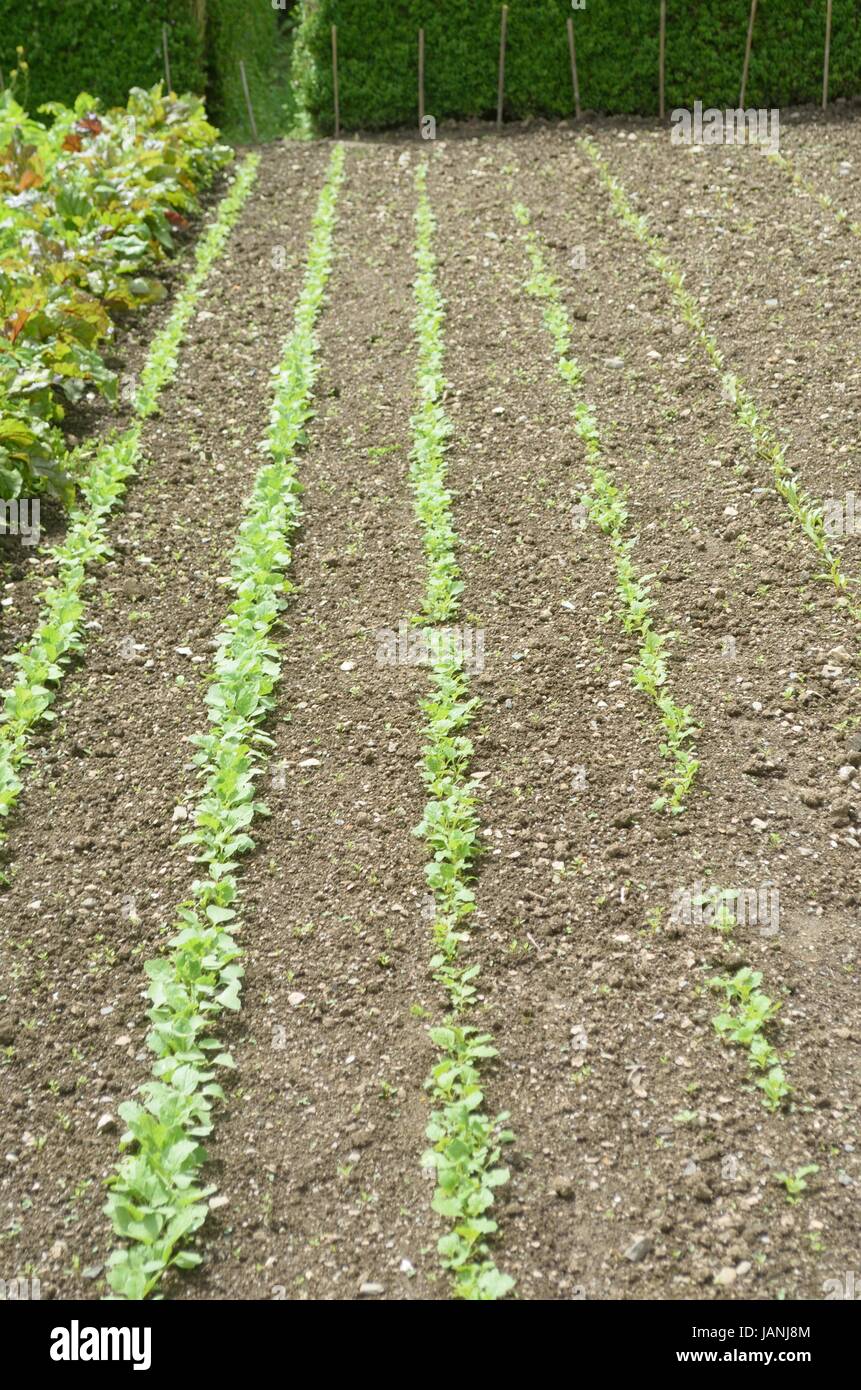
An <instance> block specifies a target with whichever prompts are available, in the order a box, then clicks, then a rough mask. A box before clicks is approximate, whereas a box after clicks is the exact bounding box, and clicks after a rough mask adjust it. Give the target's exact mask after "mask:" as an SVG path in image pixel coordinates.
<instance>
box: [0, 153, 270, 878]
mask: <svg viewBox="0 0 861 1390" xmlns="http://www.w3.org/2000/svg"><path fill="white" fill-rule="evenodd" d="M258 163H259V156H257V155H249V156H248V157H247V158H246V159H245V160H244V161H243V163H242V165H241V166H240V168H239V170H238V171H237V175H236V178H235V180H234V182H233V184H232V185H231V188H230V190H229V192H228V193H227V194H226V195H225V197H224V198H223V199H222V200H221V202H220V203H219V205H218V210H217V212H216V216H215V219H214V221H213V222H212V225H211V226H210V227H209V229H208V231H207V232H206V234H205V235H204V236H203V238H202V239H201V241H200V242H199V243H198V246H197V249H196V253H195V260H194V269H193V270H192V272H191V274H190V275H189V277H188V279H187V280H186V282H185V284H184V286H183V287H182V289H181V290H180V291H179V294H178V295H177V298H176V303H175V305H174V307H173V310H172V312H171V314H170V317H169V318H168V320H167V323H166V324H165V326H164V327H163V328H162V329H161V330H160V331H159V332H158V333H157V334H156V336H155V338H154V339H153V342H152V344H151V346H150V349H149V352H148V354H147V358H146V362H145V364H144V367H143V370H142V372H141V375H140V381H139V384H138V387H137V390H136V392H135V396H134V400H133V403H132V416H133V418H132V423H131V424H130V425H128V426H127V428H126V429H124V430H123V431H121V432H120V433H119V434H115V435H113V436H111V437H109V438H107V439H106V440H105V441H104V442H102V443H100V444H98V445H97V446H95V453H94V455H93V456H92V458H91V461H90V462H89V463H88V464H86V473H85V477H84V479H83V481H82V482H81V484H80V494H81V501H80V504H79V505H78V506H77V507H76V508H75V509H74V510H73V511H72V512H71V514H70V516H69V524H68V529H67V531H66V534H65V536H64V538H63V540H62V541H61V542H60V543H59V544H58V545H56V546H53V547H46V548H45V552H44V553H45V554H46V556H47V557H48V558H49V559H50V560H51V561H52V563H53V565H54V567H55V571H56V573H55V577H54V578H53V579H52V580H51V581H50V583H49V584H48V586H47V588H46V589H45V590H44V592H43V593H42V594H41V595H40V599H39V611H38V616H37V620H36V625H35V628H34V630H33V632H32V634H31V636H30V637H29V638H28V639H27V641H26V642H24V643H23V644H22V645H21V646H20V647H19V648H18V649H17V651H15V652H13V653H11V655H9V656H7V657H5V658H4V659H5V661H6V662H7V664H9V665H10V666H13V667H14V668H15V670H16V676H15V680H14V682H13V684H12V685H11V687H10V688H9V689H8V690H5V691H4V692H3V695H2V700H3V704H2V709H0V821H2V820H4V819H5V818H7V817H8V816H9V814H10V812H11V811H12V809H13V807H14V806H15V804H16V803H17V801H18V798H19V796H20V794H21V790H22V787H23V775H22V774H23V771H24V767H25V765H26V763H27V762H28V761H29V760H30V759H29V751H28V750H29V747H30V744H31V741H32V737H33V733H34V731H35V729H36V728H37V726H38V725H39V724H41V723H43V722H44V721H47V720H51V719H53V717H54V715H53V712H52V710H51V705H52V704H53V702H54V700H55V698H56V695H57V691H58V688H59V686H60V683H61V681H62V679H63V675H64V671H65V668H66V667H67V666H68V663H69V662H70V660H71V659H72V657H73V656H75V655H77V654H78V653H80V652H81V651H82V650H83V647H84V617H85V613H86V607H87V605H86V591H87V589H88V588H89V587H90V586H91V585H92V583H93V576H92V573H91V567H92V566H93V564H95V563H96V562H98V561H104V560H105V559H107V558H108V557H109V556H110V555H111V553H112V552H111V546H110V544H109V541H108V534H107V532H108V523H109V521H110V519H111V515H112V513H113V512H115V511H116V509H117V507H118V506H119V505H120V503H121V501H122V498H123V496H124V494H125V490H126V485H127V483H128V480H129V478H131V477H132V476H133V475H134V474H135V473H136V472H137V471H138V469H139V468H140V465H141V434H142V431H143V425H144V422H145V421H146V420H147V419H148V418H149V417H150V416H151V415H153V414H154V413H155V411H156V409H157V407H158V400H159V396H160V394H161V392H162V390H163V389H164V387H165V385H166V384H167V383H168V382H169V381H171V380H172V379H173V377H174V375H175V373H176V365H177V357H178V353H179V348H180V344H181V343H182V340H183V338H184V336H185V332H186V329H187V328H188V325H189V322H190V320H191V318H192V315H193V314H194V311H195V308H196V306H197V302H198V299H199V297H200V293H201V290H202V288H203V286H204V283H205V281H206V280H207V277H208V276H209V273H210V271H211V270H212V267H213V265H214V264H215V262H216V261H217V260H218V258H219V257H220V255H221V253H222V252H223V250H224V247H225V245H226V243H227V238H228V236H229V234H230V231H231V229H232V227H233V225H234V224H235V222H236V220H237V218H238V217H239V215H240V213H241V211H242V208H243V206H244V204H245V202H246V200H247V199H248V196H249V194H250V193H251V189H252V187H253V185H254V181H255V179H256V177H257V165H258ZM76 452H77V453H78V455H79V457H81V458H82V460H83V461H85V460H86V450H80V451H76ZM4 839H5V836H4V835H2V834H0V846H2V843H3V840H4ZM7 881H8V880H7V878H6V876H5V875H4V874H0V882H4V883H5V882H7Z"/></svg>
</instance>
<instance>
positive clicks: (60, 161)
mask: <svg viewBox="0 0 861 1390" xmlns="http://www.w3.org/2000/svg"><path fill="white" fill-rule="evenodd" d="M40 109H41V110H42V111H43V112H44V113H45V114H46V115H49V116H50V117H51V118H52V124H51V126H50V128H47V127H45V126H44V125H40V124H39V123H38V122H36V121H33V120H31V119H30V118H29V117H28V116H27V113H26V112H25V111H24V110H23V108H22V107H21V106H19V105H18V103H17V102H16V100H15V97H14V95H13V93H12V91H11V90H7V91H5V92H3V93H0V204H2V211H3V217H2V220H0V497H6V498H10V497H18V496H21V495H32V493H33V492H34V491H43V492H44V491H47V492H51V493H53V494H54V495H56V496H58V497H60V498H61V499H62V500H63V501H64V502H65V503H66V504H67V505H68V504H71V503H72V501H73V500H74V493H75V486H74V484H75V480H74V478H73V477H72V476H71V474H70V471H69V466H68V465H69V463H70V462H74V455H72V456H68V455H67V453H66V448H65V445H64V442H63V438H62V434H61V432H60V430H59V428H58V426H59V423H60V422H61V421H62V419H63V418H64V413H65V410H64V406H63V403H62V398H63V397H64V398H65V399H66V400H68V401H73V402H74V401H77V400H79V399H80V397H81V396H82V394H83V392H84V390H85V389H86V387H87V386H92V387H94V388H95V389H96V390H98V391H100V392H101V393H102V394H103V395H105V396H106V397H107V398H108V399H109V400H115V398H116V378H115V376H114V374H113V372H112V371H110V370H109V368H108V367H107V365H106V363H105V361H104V358H103V356H102V353H101V348H100V344H101V343H102V342H103V341H105V340H107V339H109V337H110V336H111V332H112V327H111V317H110V315H111V314H112V313H114V312H115V311H117V310H128V309H132V308H135V307H137V306H138V305H141V304H148V303H152V302H153V300H155V299H160V298H163V297H164V288H163V286H162V285H161V284H160V283H159V281H157V280H153V279H152V278H150V277H148V276H147V275H146V274H145V271H146V270H147V269H148V268H149V267H150V266H151V265H155V264H157V263H158V262H160V261H163V260H164V258H165V257H166V256H167V255H168V254H169V253H170V252H171V251H172V250H173V249H174V246H175V237H176V233H177V231H178V230H182V229H184V228H185V227H187V226H188V219H189V217H191V216H192V215H193V214H195V213H197V212H199V210H200V205H199V202H198V198H197V193H198V192H199V190H200V189H201V188H203V187H205V186H206V185H207V184H208V183H209V182H210V181H211V179H212V177H213V175H214V174H215V173H216V172H217V170H218V169H220V168H221V167H222V166H223V165H224V164H226V163H227V162H228V161H229V160H230V159H231V158H232V153H231V151H230V150H229V149H227V148H226V147H225V146H223V145H219V144H217V143H216V140H217V134H218V132H217V131H216V130H215V129H214V127H213V126H211V125H209V123H208V122H207V121H206V118H205V115H204V111H203V105H202V103H201V101H200V100H199V99H198V98H196V97H183V98H179V97H175V96H172V95H171V96H164V95H163V94H162V91H161V86H160V85H159V86H156V87H154V88H153V89H152V91H150V92H145V91H143V90H142V89H140V88H136V89H134V90H133V91H132V92H131V94H130V96H129V100H128V105H127V107H125V108H119V109H116V110H112V111H107V112H103V111H101V109H100V107H99V103H98V102H97V101H95V100H94V98H93V97H91V96H90V95H89V94H88V93H82V94H81V96H80V97H79V98H78V100H77V101H76V103H75V106H74V108H73V109H71V110H70V109H67V108H66V107H63V106H61V105H59V104H58V103H50V104H49V105H48V106H45V107H42V108H40Z"/></svg>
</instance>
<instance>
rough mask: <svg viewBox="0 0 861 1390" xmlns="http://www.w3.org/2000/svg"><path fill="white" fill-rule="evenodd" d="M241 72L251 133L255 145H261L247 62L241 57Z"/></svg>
mask: <svg viewBox="0 0 861 1390" xmlns="http://www.w3.org/2000/svg"><path fill="white" fill-rule="evenodd" d="M239 73H240V76H241V77H242V90H243V92H244V93H245V105H246V106H247V107H248V119H249V121H250V122H251V134H252V136H253V137H254V143H255V145H259V144H260V141H259V139H258V136H257V122H256V121H255V119H254V107H253V106H252V105H251V93H250V92H249V90H248V78H247V76H246V74H245V63H244V62H243V60H242V59H241V58H240V59H239Z"/></svg>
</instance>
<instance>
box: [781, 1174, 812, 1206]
mask: <svg viewBox="0 0 861 1390" xmlns="http://www.w3.org/2000/svg"><path fill="white" fill-rule="evenodd" d="M818 1172H819V1164H818V1163H807V1164H805V1165H804V1167H803V1168H796V1170H795V1172H794V1173H775V1175H774V1176H775V1180H776V1181H777V1182H781V1183H783V1186H784V1187H785V1188H786V1200H787V1202H789V1203H790V1204H791V1205H793V1206H794V1205H795V1203H796V1202H797V1201H798V1199H799V1198H800V1196H801V1194H802V1192H806V1191H807V1183H806V1181H805V1179H806V1178H809V1177H811V1176H812V1174H813V1173H818Z"/></svg>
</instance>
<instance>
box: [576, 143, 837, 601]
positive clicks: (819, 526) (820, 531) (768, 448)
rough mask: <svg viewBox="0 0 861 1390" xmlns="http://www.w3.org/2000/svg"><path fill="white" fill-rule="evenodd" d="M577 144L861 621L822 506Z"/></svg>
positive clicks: (650, 243)
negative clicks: (637, 242)
mask: <svg viewBox="0 0 861 1390" xmlns="http://www.w3.org/2000/svg"><path fill="white" fill-rule="evenodd" d="M578 143H579V146H580V148H581V149H582V150H583V151H584V153H585V154H586V155H587V156H588V158H589V159H590V160H591V161H592V163H593V165H594V166H595V169H596V170H597V173H598V176H599V178H600V180H601V182H602V184H603V185H604V187H605V188H606V190H607V192H608V193H609V195H610V201H611V205H612V208H613V211H614V213H615V215H616V216H617V217H618V219H619V221H620V222H621V223H622V224H623V226H625V227H627V228H628V230H629V231H631V232H633V234H634V236H635V237H636V239H637V240H638V241H639V242H640V243H641V244H642V245H643V246H645V247H646V250H647V253H648V255H647V259H648V261H649V264H650V265H651V266H652V267H653V268H654V269H655V270H657V271H658V273H659V274H660V275H661V276H662V278H663V280H664V281H665V283H666V284H667V285H668V286H669V288H670V291H671V293H672V296H673V298H674V300H675V302H676V304H677V305H678V308H679V310H680V312H681V315H682V318H683V320H684V321H685V323H686V324H687V325H688V327H689V328H690V329H691V331H692V332H693V334H694V336H695V338H696V339H697V341H698V342H699V344H700V346H701V348H702V349H703V350H704V352H705V353H706V356H707V357H708V358H709V361H710V362H711V363H712V365H713V366H714V367H715V369H716V370H717V371H718V372H719V373H720V376H721V384H722V391H723V396H724V399H725V400H726V401H727V402H728V403H729V404H730V405H731V406H732V408H733V410H734V411H735V416H736V419H737V421H738V423H739V425H741V427H742V428H743V429H744V430H745V431H746V432H747V434H748V435H749V437H750V439H751V440H752V442H753V445H754V448H755V449H756V452H757V454H758V455H759V457H760V458H761V459H763V460H764V461H765V462H766V463H767V464H768V465H769V467H770V469H771V474H772V480H773V482H774V487H775V489H776V491H777V492H778V494H779V496H780V497H781V498H782V499H783V501H784V503H785V504H786V506H787V508H788V510H789V513H790V515H791V516H792V517H793V519H794V520H795V521H796V523H797V524H798V526H799V527H800V528H801V530H802V531H803V533H804V535H805V536H806V537H807V539H808V540H809V541H810V543H811V544H812V545H813V547H814V549H815V550H816V552H817V554H818V556H819V560H820V563H821V565H822V569H821V570H820V572H819V574H818V575H817V579H824V580H827V581H828V582H830V583H831V584H833V586H834V588H835V590H836V591H837V593H838V595H839V600H838V601H839V602H840V603H841V604H842V605H844V606H845V607H846V608H848V610H849V612H850V613H851V614H852V616H853V618H855V619H857V620H858V621H861V603H858V602H857V601H855V600H854V599H853V597H852V590H853V589H855V588H856V587H857V581H856V580H854V579H850V578H849V577H848V576H847V575H846V574H845V573H844V571H843V567H842V564H841V560H840V556H839V555H838V554H837V553H836V552H835V551H834V550H832V548H831V546H830V545H829V543H828V536H827V533H826V530H825V510H824V508H823V506H822V504H821V502H818V501H817V500H816V498H814V497H813V496H812V495H811V493H809V492H808V491H807V489H806V488H805V487H804V485H803V483H802V481H801V479H800V477H799V474H798V473H797V471H796V470H795V469H794V468H793V467H792V466H791V464H789V463H788V462H787V460H786V447H785V445H783V444H781V442H780V440H779V438H778V436H777V435H776V433H775V431H774V429H773V428H772V426H771V425H770V424H769V422H768V420H767V419H766V418H765V416H764V414H763V412H762V410H761V408H760V407H759V406H758V405H757V403H756V401H755V399H754V397H753V396H752V395H751V393H750V391H749V390H748V389H747V387H746V386H745V384H744V383H743V381H742V380H741V378H740V377H739V376H737V375H736V373H735V372H731V371H728V370H727V368H726V362H725V359H724V355H723V353H722V352H721V350H720V348H719V346H718V343H717V340H716V338H715V337H714V335H713V334H712V332H711V331H710V329H709V328H708V326H707V324H706V321H705V318H704V316H703V313H702V310H701V309H700V307H699V305H698V304H697V302H696V300H695V299H694V298H693V296H692V295H691V294H690V293H689V292H688V291H687V290H686V289H685V285H684V276H683V274H682V272H681V270H680V269H679V267H678V266H677V265H676V264H675V262H674V261H673V260H672V259H671V257H670V256H668V255H667V253H666V251H665V250H664V249H663V248H664V243H663V240H662V238H661V237H660V236H659V235H658V234H657V233H656V232H653V231H652V230H651V229H650V227H649V223H648V220H647V219H646V217H644V216H643V214H642V213H638V212H636V211H635V210H634V208H633V207H632V205H631V202H630V199H629V198H628V195H627V193H626V191H625V188H624V186H623V185H622V184H621V183H620V181H619V180H618V179H617V178H616V177H615V175H614V174H613V173H612V171H611V170H610V167H609V165H608V164H607V162H606V160H604V159H602V158H601V155H600V154H599V152H598V147H597V146H596V144H595V142H594V141H593V140H591V139H589V138H588V137H585V138H583V139H582V140H580V141H579V142H578Z"/></svg>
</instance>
